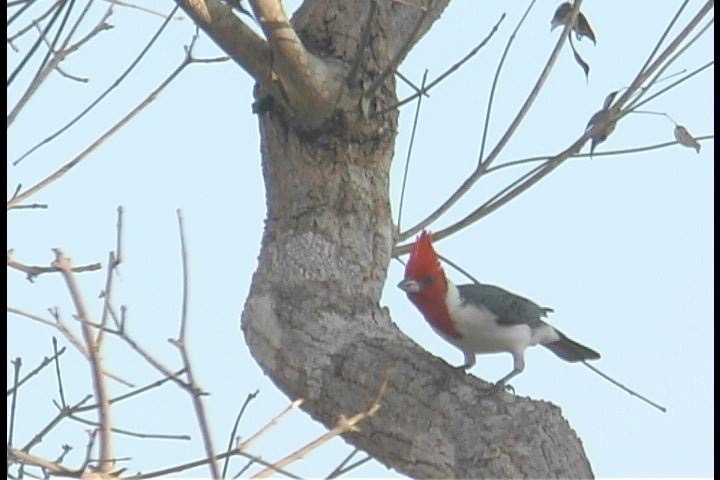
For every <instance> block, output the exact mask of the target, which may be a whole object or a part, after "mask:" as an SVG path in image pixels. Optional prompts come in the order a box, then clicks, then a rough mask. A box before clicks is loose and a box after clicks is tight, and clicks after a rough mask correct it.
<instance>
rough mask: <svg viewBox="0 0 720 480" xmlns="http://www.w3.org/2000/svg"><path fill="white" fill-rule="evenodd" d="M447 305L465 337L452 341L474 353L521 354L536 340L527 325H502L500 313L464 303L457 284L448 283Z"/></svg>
mask: <svg viewBox="0 0 720 480" xmlns="http://www.w3.org/2000/svg"><path fill="white" fill-rule="evenodd" d="M446 302H447V306H448V312H449V314H450V317H451V318H452V319H453V321H454V322H455V328H456V329H457V331H458V333H460V335H461V336H462V337H461V338H454V339H452V340H451V341H452V342H453V343H455V344H456V345H457V346H458V347H460V348H461V349H462V350H464V351H469V352H472V353H498V352H518V353H521V352H523V351H524V350H525V348H527V346H528V345H533V344H535V343H536V342H533V340H535V339H534V338H533V332H532V330H531V328H530V327H529V326H528V325H524V324H523V325H499V324H498V323H497V321H496V320H497V316H496V315H494V314H493V313H492V312H491V311H490V310H488V309H487V308H486V307H485V306H484V305H480V306H478V305H474V304H469V303H464V304H463V303H462V302H461V300H460V294H459V292H458V289H457V287H455V285H453V284H452V283H450V282H448V295H447V300H446Z"/></svg>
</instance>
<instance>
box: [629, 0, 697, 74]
mask: <svg viewBox="0 0 720 480" xmlns="http://www.w3.org/2000/svg"><path fill="white" fill-rule="evenodd" d="M689 1H690V0H685V1H684V2H683V3H682V4H681V5H680V7H678V9H677V11H676V12H675V15H674V16H673V18H672V20H670V23H668V25H667V27H665V31H664V32H663V33H662V35H660V38H659V39H658V41H657V43H655V47H654V48H653V50H652V52H650V55H648V58H647V60H645V63H644V64H643V66H642V67H641V68H640V72H643V71H645V69H646V68H647V66H648V65H650V62H651V61H652V59H653V57H655V54H656V53H657V51H658V50H660V47H661V46H662V44H663V42H664V41H665V38H667V36H668V34H669V33H670V30H672V27H673V25H675V22H677V20H678V18H680V14H681V13H682V12H683V10H685V7H687V4H688V2H689Z"/></svg>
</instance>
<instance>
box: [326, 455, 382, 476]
mask: <svg viewBox="0 0 720 480" xmlns="http://www.w3.org/2000/svg"><path fill="white" fill-rule="evenodd" d="M370 460H372V457H371V456H370V455H366V456H365V458H361V459H360V460H357V461H356V462H353V463H351V464H350V465H348V466H347V467H345V468H343V469H341V470H338V472H337V473H336V474H335V476H333V477H328V478H338V477H340V476H342V475H345V474H346V473H348V472H350V471H352V470H355V469H356V468H358V467H359V466H361V465H364V464H365V463H367V462H369V461H370Z"/></svg>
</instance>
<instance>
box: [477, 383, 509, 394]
mask: <svg viewBox="0 0 720 480" xmlns="http://www.w3.org/2000/svg"><path fill="white" fill-rule="evenodd" d="M503 390H504V391H507V392H508V393H510V394H511V395H515V387H513V386H512V385H510V384H507V383H496V384H495V385H493V386H492V387H490V388H488V389H486V390H485V394H484V395H483V397H490V396H492V395H495V394H496V393H498V392H500V391H503Z"/></svg>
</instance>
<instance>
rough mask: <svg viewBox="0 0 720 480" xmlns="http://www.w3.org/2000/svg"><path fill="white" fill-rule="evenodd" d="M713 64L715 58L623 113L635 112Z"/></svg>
mask: <svg viewBox="0 0 720 480" xmlns="http://www.w3.org/2000/svg"><path fill="white" fill-rule="evenodd" d="M713 65H715V60H710V61H709V62H707V63H706V64H704V65H702V66H700V67H698V68H696V69H695V70H693V71H692V72H690V73H688V74H687V75H685V76H683V77H681V78H679V79H678V80H676V81H674V82H673V83H671V84H670V85H667V86H666V87H664V88H662V89H660V90H658V91H657V92H655V93H653V94H652V95H650V96H649V97H646V98H644V99H643V100H641V101H639V102H637V103H635V104H633V105H631V106H630V107H628V108H627V109H625V110H623V112H622V115H627V114H629V113H633V112H634V111H636V110H637V109H638V108H640V107H642V106H643V105H645V104H646V103H648V102H651V101H652V100H655V99H656V98H658V97H659V96H661V95H663V94H664V93H666V92H668V91H670V90H672V89H673V88H675V87H677V86H678V85H680V84H681V83H683V82H686V81H688V80H689V79H691V78H692V77H694V76H695V75H698V74H699V73H701V72H703V71H704V70H706V69H708V68H710V67H712V66H713Z"/></svg>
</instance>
